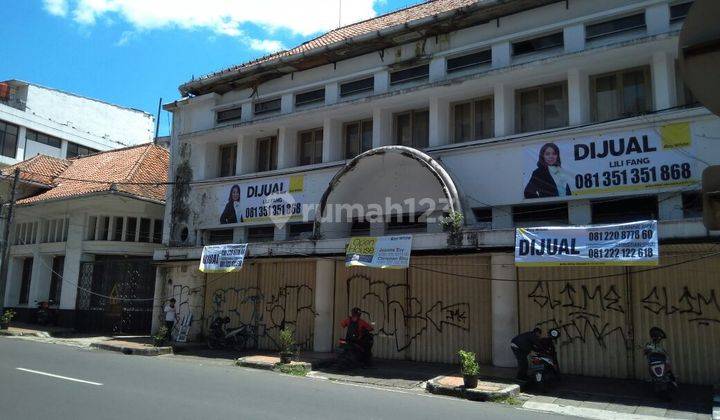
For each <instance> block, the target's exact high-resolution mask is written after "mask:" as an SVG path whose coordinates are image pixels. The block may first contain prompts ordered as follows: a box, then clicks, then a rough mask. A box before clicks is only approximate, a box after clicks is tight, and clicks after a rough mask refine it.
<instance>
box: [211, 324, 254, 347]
mask: <svg viewBox="0 0 720 420" xmlns="http://www.w3.org/2000/svg"><path fill="white" fill-rule="evenodd" d="M228 323H230V317H224V318H221V317H218V318H215V319H214V320H213V322H212V323H211V324H210V328H209V332H208V336H207V346H208V347H209V348H210V349H212V350H214V349H223V348H229V347H230V348H233V349H234V350H237V351H242V350H246V349H250V348H255V347H257V335H256V334H255V332H254V331H253V328H252V327H251V326H249V325H243V326H240V327H238V328H234V329H231V330H227V329H226V328H225V324H228Z"/></svg>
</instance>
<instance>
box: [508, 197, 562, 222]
mask: <svg viewBox="0 0 720 420" xmlns="http://www.w3.org/2000/svg"><path fill="white" fill-rule="evenodd" d="M560 212H564V214H561V213H560ZM511 213H512V214H511V216H512V223H513V226H514V227H536V226H547V225H553V224H555V225H568V224H570V204H569V202H568V201H551V202H547V203H542V204H518V205H514V206H512V207H511ZM527 214H530V215H529V216H526V215H527ZM538 215H541V216H538ZM544 215H552V216H551V217H545V216H544ZM558 215H560V216H561V217H555V216H558ZM563 216H564V217H563Z"/></svg>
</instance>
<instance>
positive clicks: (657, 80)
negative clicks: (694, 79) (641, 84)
mask: <svg viewBox="0 0 720 420" xmlns="http://www.w3.org/2000/svg"><path fill="white" fill-rule="evenodd" d="M652 58H653V60H652V91H653V101H654V107H655V109H656V110H657V109H666V108H670V107H672V106H675V102H676V97H677V96H676V95H675V61H674V59H673V58H672V57H671V56H670V55H669V54H668V53H666V52H662V51H658V52H656V53H654V54H653V56H652Z"/></svg>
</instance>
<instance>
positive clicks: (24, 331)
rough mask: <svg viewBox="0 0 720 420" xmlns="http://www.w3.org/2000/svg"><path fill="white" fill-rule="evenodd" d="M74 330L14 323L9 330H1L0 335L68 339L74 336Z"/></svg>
mask: <svg viewBox="0 0 720 420" xmlns="http://www.w3.org/2000/svg"><path fill="white" fill-rule="evenodd" d="M74 334H75V330H74V329H72V328H64V327H56V326H53V325H36V324H24V323H21V322H13V323H12V324H10V328H8V329H7V330H0V335H6V336H16V337H42V338H48V337H67V336H70V335H74Z"/></svg>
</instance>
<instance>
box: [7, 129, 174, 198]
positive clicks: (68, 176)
mask: <svg viewBox="0 0 720 420" xmlns="http://www.w3.org/2000/svg"><path fill="white" fill-rule="evenodd" d="M65 162H67V163H68V166H67V167H66V168H65V170H64V171H62V173H60V174H59V175H58V176H56V177H55V179H54V182H53V186H52V188H51V189H50V190H48V191H45V192H43V193H41V194H38V195H35V196H33V197H28V198H24V199H22V200H18V202H17V203H18V204H20V205H21V204H33V203H38V202H41V201H48V200H59V199H64V198H69V197H76V196H83V195H88V194H93V193H100V192H110V191H118V192H122V193H126V194H129V195H133V196H136V197H138V198H144V199H149V200H154V201H162V202H164V201H165V189H166V186H165V185H164V184H162V185H152V184H149V185H148V184H143V185H133V184H132V183H154V182H158V183H165V182H167V180H168V177H167V172H168V162H169V153H168V151H167V150H166V149H164V148H162V147H159V146H156V145H154V144H152V143H149V144H141V145H138V146H132V147H126V148H123V149H116V150H110V151H107V152H100V153H95V154H92V155H89V156H84V157H80V158H75V159H70V160H67V161H65ZM94 181H97V182H94Z"/></svg>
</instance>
